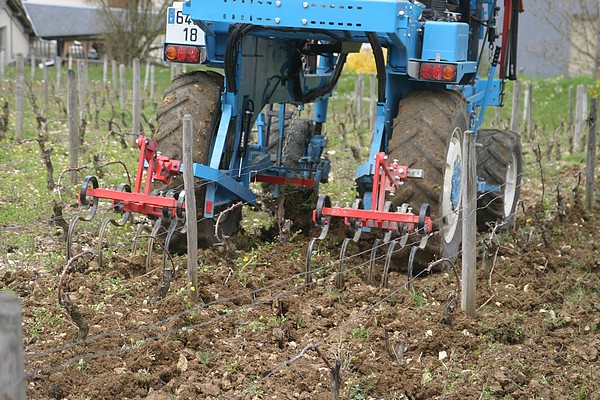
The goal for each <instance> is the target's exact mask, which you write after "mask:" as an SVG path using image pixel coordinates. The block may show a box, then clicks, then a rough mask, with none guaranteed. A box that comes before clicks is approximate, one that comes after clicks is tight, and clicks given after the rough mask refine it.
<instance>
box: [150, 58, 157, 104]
mask: <svg viewBox="0 0 600 400" xmlns="http://www.w3.org/2000/svg"><path fill="white" fill-rule="evenodd" d="M155 90H156V69H155V68H154V64H152V65H151V66H150V101H152V102H154V91H155Z"/></svg>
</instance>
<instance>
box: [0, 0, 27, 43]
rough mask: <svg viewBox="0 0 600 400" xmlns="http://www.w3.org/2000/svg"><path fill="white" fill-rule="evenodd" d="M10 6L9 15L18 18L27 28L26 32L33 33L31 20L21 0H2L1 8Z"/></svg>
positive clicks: (0, 2) (0, 1)
mask: <svg viewBox="0 0 600 400" xmlns="http://www.w3.org/2000/svg"><path fill="white" fill-rule="evenodd" d="M7 7H8V10H9V11H10V12H9V15H11V16H12V17H13V18H16V19H17V20H18V21H19V22H20V23H21V25H23V27H24V28H25V32H26V33H27V34H29V35H31V34H32V33H33V27H32V26H31V21H30V20H29V19H28V18H27V15H26V14H25V10H24V9H23V6H22V5H21V0H0V10H2V9H5V8H7Z"/></svg>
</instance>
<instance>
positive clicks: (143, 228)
mask: <svg viewBox="0 0 600 400" xmlns="http://www.w3.org/2000/svg"><path fill="white" fill-rule="evenodd" d="M150 230H151V229H150V227H149V226H148V225H146V224H145V223H144V224H142V225H140V226H139V228H138V229H137V232H136V233H135V236H134V237H133V242H132V244H131V257H133V256H134V255H135V253H136V252H137V248H138V245H139V244H140V237H142V232H143V231H146V232H150Z"/></svg>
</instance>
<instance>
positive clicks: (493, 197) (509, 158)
mask: <svg viewBox="0 0 600 400" xmlns="http://www.w3.org/2000/svg"><path fill="white" fill-rule="evenodd" d="M522 172H523V155H522V152H521V138H520V137H519V135H518V134H517V133H515V132H512V131H504V130H498V129H481V130H479V132H478V136H477V177H479V178H480V179H483V180H484V181H485V182H486V183H487V184H488V185H499V186H500V192H497V191H493V192H486V193H484V194H483V195H481V196H479V197H478V199H477V210H478V211H477V226H478V228H479V230H480V231H486V230H488V229H489V228H490V224H493V223H496V222H497V223H499V224H501V226H502V228H503V229H511V228H512V227H513V226H514V225H515V210H516V208H517V203H518V201H519V195H520V192H521V175H522Z"/></svg>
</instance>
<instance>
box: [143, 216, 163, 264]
mask: <svg viewBox="0 0 600 400" xmlns="http://www.w3.org/2000/svg"><path fill="white" fill-rule="evenodd" d="M162 223H163V218H162V217H160V218H157V219H156V221H155V222H154V226H153V227H152V231H151V232H150V236H149V237H148V255H147V256H146V271H150V269H152V250H154V241H155V240H156V236H157V235H158V231H159V230H160V228H162Z"/></svg>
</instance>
